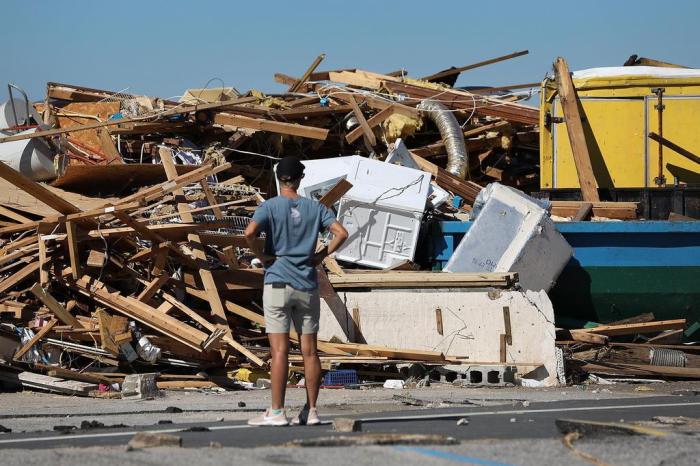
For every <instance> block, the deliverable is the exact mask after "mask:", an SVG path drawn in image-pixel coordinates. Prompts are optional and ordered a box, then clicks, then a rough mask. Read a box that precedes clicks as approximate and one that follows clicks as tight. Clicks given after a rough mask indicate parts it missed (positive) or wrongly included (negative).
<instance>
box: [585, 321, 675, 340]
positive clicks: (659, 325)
mask: <svg viewBox="0 0 700 466" xmlns="http://www.w3.org/2000/svg"><path fill="white" fill-rule="evenodd" d="M685 324H686V321H685V319H673V320H657V321H653V322H641V323H636V324H622V325H599V326H597V327H593V328H585V329H576V331H577V332H588V333H597V334H599V335H607V336H611V337H612V336H619V335H636V334H638V333H657V332H663V331H664V330H679V329H684V328H685Z"/></svg>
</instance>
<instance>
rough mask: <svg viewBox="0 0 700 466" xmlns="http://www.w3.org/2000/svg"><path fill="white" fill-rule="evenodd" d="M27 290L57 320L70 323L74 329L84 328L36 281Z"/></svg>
mask: <svg viewBox="0 0 700 466" xmlns="http://www.w3.org/2000/svg"><path fill="white" fill-rule="evenodd" d="M29 291H31V292H32V294H33V295H34V296H36V297H37V299H39V300H40V301H41V302H42V303H44V305H45V306H46V307H48V308H49V310H50V311H51V312H53V313H54V315H55V316H56V317H57V318H58V320H60V321H61V322H63V323H64V324H66V325H70V326H71V327H73V328H75V329H80V328H85V326H84V325H83V324H81V323H80V321H79V320H78V319H76V318H75V317H73V315H72V314H71V313H70V312H68V311H67V310H66V308H65V307H63V306H62V305H61V303H59V302H58V301H56V298H54V297H53V296H51V293H49V292H48V291H46V290H45V289H44V288H42V287H41V285H39V284H38V283H35V284H34V286H33V287H31V289H30V290H29Z"/></svg>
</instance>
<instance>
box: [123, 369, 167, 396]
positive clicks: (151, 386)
mask: <svg viewBox="0 0 700 466" xmlns="http://www.w3.org/2000/svg"><path fill="white" fill-rule="evenodd" d="M157 377H158V373H156V372H151V373H148V374H129V375H127V376H126V377H124V383H122V398H127V399H135V398H136V399H140V400H145V399H147V398H157V397H158V396H159V395H160V392H159V391H158V386H157V385H156V378H157Z"/></svg>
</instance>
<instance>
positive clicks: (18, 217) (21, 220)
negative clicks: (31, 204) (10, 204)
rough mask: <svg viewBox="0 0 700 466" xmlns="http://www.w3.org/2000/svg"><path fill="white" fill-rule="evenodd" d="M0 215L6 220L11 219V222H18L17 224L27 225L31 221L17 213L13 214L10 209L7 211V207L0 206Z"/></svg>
mask: <svg viewBox="0 0 700 466" xmlns="http://www.w3.org/2000/svg"><path fill="white" fill-rule="evenodd" d="M0 214H1V215H4V216H5V217H7V218H11V219H12V220H14V221H16V222H19V223H29V222H31V221H32V219H30V218H27V217H25V216H24V215H20V214H18V213H17V212H15V211H14V210H12V209H8V208H7V207H4V206H0Z"/></svg>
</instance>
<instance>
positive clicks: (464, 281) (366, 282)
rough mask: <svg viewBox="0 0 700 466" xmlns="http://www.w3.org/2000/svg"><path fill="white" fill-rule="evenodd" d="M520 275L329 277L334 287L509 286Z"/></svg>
mask: <svg viewBox="0 0 700 466" xmlns="http://www.w3.org/2000/svg"><path fill="white" fill-rule="evenodd" d="M516 276H517V274H514V273H512V272H505V273H500V272H499V273H440V272H402V271H398V272H356V273H345V274H344V275H332V276H328V279H329V280H330V282H331V284H332V285H333V287H334V288H439V287H448V288H450V287H452V288H455V287H486V286H495V287H509V286H512V285H513V284H514V283H515V282H516V281H517V279H516Z"/></svg>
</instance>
